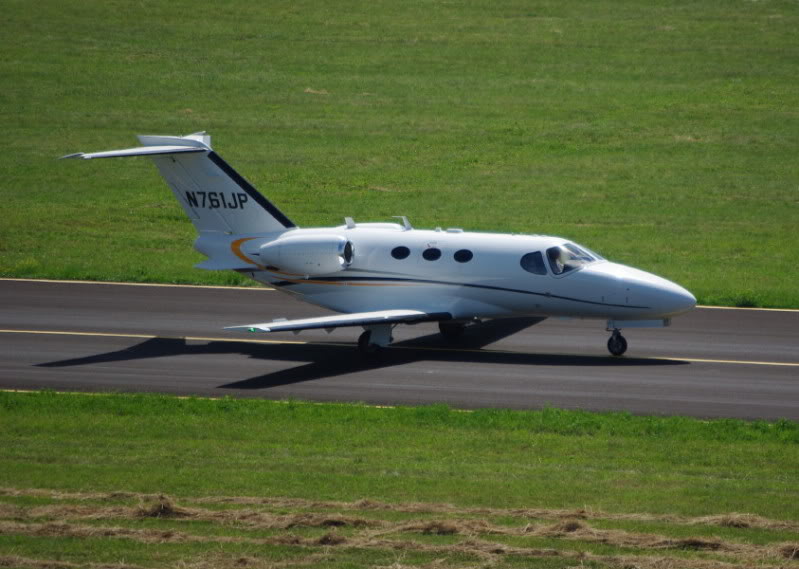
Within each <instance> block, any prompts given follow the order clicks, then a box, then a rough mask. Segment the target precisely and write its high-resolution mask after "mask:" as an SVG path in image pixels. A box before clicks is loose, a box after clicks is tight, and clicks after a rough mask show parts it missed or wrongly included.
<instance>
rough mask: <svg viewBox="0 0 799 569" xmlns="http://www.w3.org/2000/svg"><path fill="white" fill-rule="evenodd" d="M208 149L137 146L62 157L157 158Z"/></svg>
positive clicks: (206, 149) (87, 158) (86, 158)
mask: <svg viewBox="0 0 799 569" xmlns="http://www.w3.org/2000/svg"><path fill="white" fill-rule="evenodd" d="M208 151H209V149H208V148H200V147H197V146H139V147H137V148H125V149H123V150H107V151H105V152H76V153H75V154H67V155H66V156H62V157H61V160H63V159H65V158H83V159H84V160H91V159H92V158H122V157H124V156H159V155H164V154H180V153H183V152H208Z"/></svg>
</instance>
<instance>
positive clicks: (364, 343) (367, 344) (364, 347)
mask: <svg viewBox="0 0 799 569" xmlns="http://www.w3.org/2000/svg"><path fill="white" fill-rule="evenodd" d="M371 340H372V332H371V331H369V330H366V331H365V332H364V333H363V334H361V335H360V336H359V337H358V350H359V351H360V352H361V354H362V355H364V356H373V355H375V354H376V353H377V351H378V350H379V349H380V346H378V345H377V344H373V343H372V342H371Z"/></svg>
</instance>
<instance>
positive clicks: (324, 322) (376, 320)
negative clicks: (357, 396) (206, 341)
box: [225, 310, 452, 332]
mask: <svg viewBox="0 0 799 569" xmlns="http://www.w3.org/2000/svg"><path fill="white" fill-rule="evenodd" d="M450 319H452V315H451V314H450V313H449V312H433V313H430V312H422V311H421V310H378V311H375V312H354V313H352V314H337V315H335V316H320V317H318V318H301V319H299V320H274V321H272V322H263V323H261V324H245V325H244V326H229V327H227V328H225V330H230V331H231V332H289V331H292V332H298V331H300V330H312V329H315V328H317V329H318V328H325V329H328V330H332V329H333V328H338V327H340V326H368V325H370V324H398V323H400V322H402V323H405V324H413V323H416V322H433V321H439V320H450Z"/></svg>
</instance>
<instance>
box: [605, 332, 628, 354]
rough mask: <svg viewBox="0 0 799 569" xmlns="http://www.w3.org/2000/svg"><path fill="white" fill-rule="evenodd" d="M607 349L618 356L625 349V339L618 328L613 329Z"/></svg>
mask: <svg viewBox="0 0 799 569" xmlns="http://www.w3.org/2000/svg"><path fill="white" fill-rule="evenodd" d="M608 351H609V352H610V353H611V354H613V355H614V356H620V355H622V354H623V353H624V352H626V351H627V340H626V339H625V338H624V336H622V335H621V330H619V329H618V328H614V329H613V334H611V336H610V339H609V340H608Z"/></svg>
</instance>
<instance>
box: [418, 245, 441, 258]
mask: <svg viewBox="0 0 799 569" xmlns="http://www.w3.org/2000/svg"><path fill="white" fill-rule="evenodd" d="M422 257H424V258H425V259H426V260H428V261H438V260H439V259H440V258H441V249H436V248H435V247H430V248H429V249H425V250H424V253H422Z"/></svg>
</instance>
